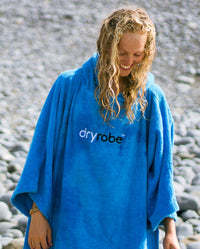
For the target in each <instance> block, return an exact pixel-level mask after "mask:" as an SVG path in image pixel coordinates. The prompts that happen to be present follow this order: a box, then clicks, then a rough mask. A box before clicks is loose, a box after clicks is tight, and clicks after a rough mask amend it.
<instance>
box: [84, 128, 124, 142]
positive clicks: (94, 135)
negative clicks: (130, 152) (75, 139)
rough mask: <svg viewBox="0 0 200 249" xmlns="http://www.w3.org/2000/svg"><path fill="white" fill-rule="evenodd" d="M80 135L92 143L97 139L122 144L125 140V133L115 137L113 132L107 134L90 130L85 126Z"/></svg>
mask: <svg viewBox="0 0 200 249" xmlns="http://www.w3.org/2000/svg"><path fill="white" fill-rule="evenodd" d="M79 136H80V137H81V138H84V139H86V140H88V141H89V142H91V143H93V142H94V141H95V140H96V141H102V142H108V143H111V144H113V143H117V144H121V143H122V142H123V137H124V136H125V135H122V136H121V137H120V136H119V137H115V136H113V135H112V134H111V132H110V133H109V134H107V135H106V134H101V133H97V132H96V133H95V132H92V131H88V130H87V128H85V129H84V130H81V131H80V132H79Z"/></svg>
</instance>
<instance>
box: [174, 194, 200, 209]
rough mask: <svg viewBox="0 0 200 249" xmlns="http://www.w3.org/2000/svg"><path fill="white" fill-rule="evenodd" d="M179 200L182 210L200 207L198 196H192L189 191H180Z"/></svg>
mask: <svg viewBox="0 0 200 249" xmlns="http://www.w3.org/2000/svg"><path fill="white" fill-rule="evenodd" d="M177 201H178V204H179V207H180V211H187V210H190V209H191V210H195V211H198V209H199V199H198V198H197V197H196V196H192V195H191V194H187V193H178V194H177Z"/></svg>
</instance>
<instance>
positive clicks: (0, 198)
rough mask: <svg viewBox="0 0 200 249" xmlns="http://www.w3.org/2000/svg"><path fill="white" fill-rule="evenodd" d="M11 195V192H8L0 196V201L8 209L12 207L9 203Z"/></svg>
mask: <svg viewBox="0 0 200 249" xmlns="http://www.w3.org/2000/svg"><path fill="white" fill-rule="evenodd" d="M12 193H13V192H11V191H10V192H7V193H5V194H3V195H1V196H0V201H1V202H4V203H6V204H7V205H8V207H9V208H11V207H12V204H11V201H10V198H11V196H12Z"/></svg>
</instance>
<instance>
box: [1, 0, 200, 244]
mask: <svg viewBox="0 0 200 249" xmlns="http://www.w3.org/2000/svg"><path fill="white" fill-rule="evenodd" d="M129 5H136V6H138V7H143V8H145V9H146V10H147V12H148V13H149V15H150V17H151V18H152V20H153V21H154V23H155V24H156V29H157V41H156V43H157V56H156V58H155V61H154V63H153V66H152V73H153V74H154V76H155V81H156V83H157V84H158V85H159V86H161V88H162V89H163V90H164V92H165V94H166V96H167V100H168V102H169V106H170V109H171V111H172V115H173V118H174V129H175V136H174V187H175V191H176V196H177V200H178V204H179V206H180V211H179V212H178V220H177V222H176V229H177V235H178V239H179V242H180V246H181V249H199V248H200V1H199V0H193V1H190V0H166V1H164V2H163V1H158V0H155V1H153V0H149V1H145V0H142V1H138V0H136V1H128V0H111V1H105V0H102V1H100V0H97V1H92V0H90V1H89V0H81V1H80V0H71V1H66V0H41V1H28V0H21V1H18V0H10V1H7V0H1V1H0V249H14V248H15V249H21V248H23V240H24V233H25V229H26V224H27V218H26V217H25V216H24V215H22V214H21V213H20V212H19V211H18V210H17V209H16V208H15V207H13V206H12V204H11V202H10V197H11V195H12V193H13V190H14V189H15V187H16V185H17V182H18V180H19V178H20V175H21V172H22V170H23V167H24V163H25V160H26V156H27V153H28V150H29V146H30V143H31V139H32V136H33V132H34V128H35V125H36V123H37V119H38V116H39V114H40V111H41V108H42V106H43V103H44V101H45V99H46V97H47V94H48V92H49V90H50V88H51V86H52V85H53V83H54V81H55V80H56V78H57V77H58V75H59V74H60V73H62V72H63V71H66V70H69V69H72V68H77V67H80V66H81V65H82V64H83V63H84V62H85V61H86V60H87V59H89V58H90V57H91V56H92V54H93V53H94V52H95V51H96V39H97V36H98V33H99V29H100V26H101V22H102V19H104V18H105V17H107V16H108V14H110V13H111V12H112V11H113V10H115V9H118V8H119V7H124V6H129ZM163 236H164V231H163V228H162V227H160V247H159V249H163V246H162V239H163Z"/></svg>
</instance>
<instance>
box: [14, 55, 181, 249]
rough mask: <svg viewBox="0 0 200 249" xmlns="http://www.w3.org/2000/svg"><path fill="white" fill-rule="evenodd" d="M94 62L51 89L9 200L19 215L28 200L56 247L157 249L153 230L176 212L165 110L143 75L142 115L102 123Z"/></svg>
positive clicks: (168, 119) (66, 75) (161, 97)
mask: <svg viewBox="0 0 200 249" xmlns="http://www.w3.org/2000/svg"><path fill="white" fill-rule="evenodd" d="M97 58H98V56H97V55H96V54H95V55H94V56H93V57H92V58H91V59H89V60H88V61H87V62H86V63H85V64H84V65H83V66H82V67H81V68H79V69H76V70H72V71H68V72H64V73H62V74H61V75H60V76H59V77H58V79H57V80H56V82H55V84H54V85H53V87H52V89H51V91H50V93H49V95H48V98H47V100H46V102H45V104H44V107H43V110H42V112H41V115H40V118H39V120H38V124H37V126H36V129H35V134H34V137H33V141H32V144H31V148H30V151H29V154H28V157H27V161H26V164H25V167H24V170H23V173H22V176H21V178H20V181H19V183H18V185H17V187H16V190H15V192H14V194H13V196H12V202H13V204H14V205H15V206H16V207H17V208H18V209H19V210H20V211H21V212H22V213H24V214H25V215H27V216H29V210H30V208H31V207H32V200H33V201H34V202H35V203H36V205H37V206H38V208H39V209H40V210H41V212H42V213H43V214H44V215H45V217H46V218H47V219H48V221H49V223H50V226H51V228H52V232H53V248H56V249H63V248H66V249H124V248H126V249H147V248H148V249H157V248H158V225H159V224H160V222H161V221H162V220H163V219H164V218H165V217H172V218H174V219H176V211H177V210H178V206H177V202H176V199H175V194H174V189H173V179H172V177H173V173H172V146H173V120H172V117H171V113H170V110H169V107H168V104H167V102H166V98H165V96H164V93H163V91H162V90H161V89H160V88H159V87H158V86H157V85H156V84H155V83H154V77H153V75H152V74H151V73H149V75H148V82H147V85H146V99H147V102H148V106H147V109H146V112H145V115H144V116H142V115H141V112H140V110H139V108H138V110H136V113H135V114H136V120H135V121H134V123H132V124H130V123H128V119H127V117H126V116H121V117H120V118H117V119H113V120H111V121H110V123H109V124H107V123H106V122H103V119H102V117H101V116H100V115H99V106H98V104H97V101H96V100H95V97H94V90H95V88H96V86H97V84H98V81H97V77H96V70H95V67H96V62H97ZM118 101H119V103H120V104H123V96H122V95H121V94H120V95H119V96H118ZM29 223H30V217H29V222H28V226H27V234H26V239H25V245H24V248H25V249H26V248H29V246H28V243H27V235H28V229H29Z"/></svg>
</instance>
